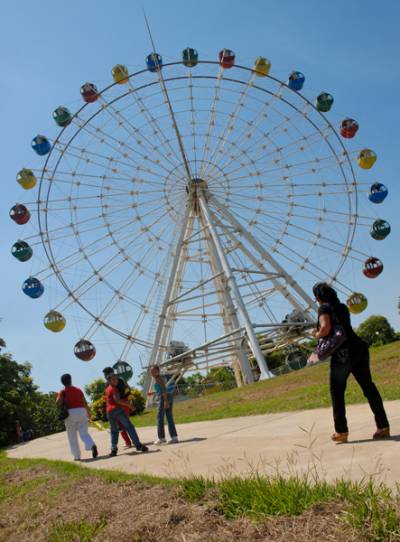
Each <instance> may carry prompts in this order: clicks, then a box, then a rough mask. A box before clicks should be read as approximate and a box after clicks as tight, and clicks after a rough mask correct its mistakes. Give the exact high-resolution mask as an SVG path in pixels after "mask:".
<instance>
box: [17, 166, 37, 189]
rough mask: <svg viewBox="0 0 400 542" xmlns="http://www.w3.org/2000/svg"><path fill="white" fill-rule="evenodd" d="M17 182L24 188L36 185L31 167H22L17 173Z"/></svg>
mask: <svg viewBox="0 0 400 542" xmlns="http://www.w3.org/2000/svg"><path fill="white" fill-rule="evenodd" d="M17 182H18V183H19V184H20V185H21V186H22V188H25V190H30V189H31V188H33V187H34V186H35V185H36V177H35V175H34V174H33V171H32V170H31V169H26V168H23V169H21V171H18V173H17Z"/></svg>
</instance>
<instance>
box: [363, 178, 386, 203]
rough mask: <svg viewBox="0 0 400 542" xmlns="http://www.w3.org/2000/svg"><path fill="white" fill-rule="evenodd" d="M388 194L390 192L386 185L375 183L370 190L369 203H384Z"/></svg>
mask: <svg viewBox="0 0 400 542" xmlns="http://www.w3.org/2000/svg"><path fill="white" fill-rule="evenodd" d="M388 193H389V190H388V189H387V187H386V186H385V185H384V184H382V183H374V184H372V185H371V188H370V190H369V195H368V199H369V201H372V203H382V201H383V200H384V199H385V198H386V196H387V195H388Z"/></svg>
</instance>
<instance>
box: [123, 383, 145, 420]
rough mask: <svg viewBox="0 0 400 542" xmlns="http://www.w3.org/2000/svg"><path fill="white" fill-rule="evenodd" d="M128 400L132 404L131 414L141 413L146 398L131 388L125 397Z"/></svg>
mask: <svg viewBox="0 0 400 542" xmlns="http://www.w3.org/2000/svg"><path fill="white" fill-rule="evenodd" d="M127 399H128V401H129V402H130V403H131V404H132V407H133V414H134V415H136V414H141V413H142V412H144V409H145V408H146V399H145V398H144V397H143V395H142V394H141V393H140V391H139V390H137V389H136V388H133V389H131V391H130V392H129V395H128V397H127Z"/></svg>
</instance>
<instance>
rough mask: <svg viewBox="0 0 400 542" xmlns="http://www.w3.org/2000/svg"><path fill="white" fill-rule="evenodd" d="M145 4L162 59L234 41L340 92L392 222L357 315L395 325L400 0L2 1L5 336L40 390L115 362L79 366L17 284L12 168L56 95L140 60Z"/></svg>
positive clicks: (69, 101) (41, 129) (279, 67)
mask: <svg viewBox="0 0 400 542" xmlns="http://www.w3.org/2000/svg"><path fill="white" fill-rule="evenodd" d="M142 6H143V7H144V8H145V10H146V12H147V15H148V18H149V20H150V24H151V28H152V32H153V36H154V39H155V42H156V48H157V49H158V51H159V52H160V53H161V54H162V55H163V58H164V60H165V61H173V60H177V59H179V58H180V55H181V50H182V49H183V48H184V47H186V46H188V45H189V46H193V47H196V48H197V49H198V50H199V52H200V55H201V56H202V57H203V58H205V59H215V58H216V55H217V53H218V51H219V50H220V49H222V48H223V47H229V48H231V49H233V50H234V51H235V52H236V54H237V61H238V63H240V64H243V65H249V66H251V65H252V64H253V61H254V58H255V57H257V56H259V55H264V56H267V57H268V58H269V59H270V60H271V61H272V70H271V73H272V74H273V75H275V76H276V77H278V78H282V79H284V80H285V79H286V77H287V74H288V73H289V72H290V71H291V70H293V69H299V70H301V71H302V72H304V73H305V74H306V77H307V84H306V88H305V90H304V93H305V95H307V96H310V97H313V96H315V95H316V94H318V93H319V92H320V91H321V90H329V91H330V92H331V93H332V94H333V95H334V97H335V115H336V117H334V118H341V117H346V116H352V117H354V118H356V119H358V120H359V122H360V125H361V129H360V133H359V136H360V138H361V139H362V141H363V143H365V145H366V146H369V147H371V148H373V149H375V150H376V152H377V153H378V162H377V164H376V166H375V168H374V170H373V176H374V180H379V181H381V182H384V183H385V184H387V185H388V186H389V189H390V196H389V198H388V199H387V200H386V202H385V203H384V204H383V205H384V207H383V206H382V207H381V208H380V209H379V214H381V215H382V216H383V217H384V218H386V219H388V220H389V221H390V223H391V225H392V234H391V236H390V237H389V238H388V239H386V240H385V241H384V242H382V243H380V244H379V256H380V257H381V258H382V260H383V261H384V264H385V271H384V274H383V275H382V276H381V277H380V278H378V279H377V280H376V281H369V282H368V281H365V280H364V279H360V283H361V281H362V286H360V289H361V288H362V291H364V293H365V294H366V295H367V297H368V299H369V308H368V310H367V311H366V312H364V313H363V314H362V316H361V317H358V318H356V319H355V320H354V322H355V324H357V323H359V322H360V321H362V320H363V319H364V318H365V317H366V316H368V315H369V314H376V313H378V314H384V315H385V316H387V317H388V318H389V319H390V321H391V322H392V324H393V325H394V326H395V327H396V328H397V329H400V320H399V316H398V310H397V298H398V295H399V288H398V268H399V259H400V257H399V252H398V247H399V238H398V232H399V225H400V218H399V212H398V207H397V206H398V204H399V195H398V194H399V189H398V184H399V180H398V173H397V172H398V160H399V148H400V146H399V143H400V137H399V132H398V126H399V123H400V113H399V107H398V89H399V86H400V75H399V73H400V72H399V68H398V57H399V52H400V51H399V42H398V24H399V21H400V4H399V3H398V2H396V1H395V0H392V1H388V2H385V3H384V4H382V7H377V4H376V2H373V1H372V0H364V1H361V0H352V1H351V2H349V1H342V0H340V1H335V2H319V1H314V0H307V1H306V2H297V1H295V0H279V1H272V0H269V1H266V0H252V1H248V2H240V1H238V0H231V1H227V0H218V1H210V0H202V1H201V2H194V1H193V0H187V1H185V2H181V1H178V0H169V1H168V2H165V1H161V0H148V1H144V2H142V4H140V3H138V2H136V1H133V0H132V1H128V0H113V1H105V0H97V1H96V2H81V1H78V0H69V2H61V1H56V0H52V1H50V0H43V1H42V2H40V3H39V4H38V3H32V2H28V1H26V0H20V1H19V2H18V3H12V2H7V3H4V4H3V5H2V14H1V19H0V44H1V50H2V61H1V62H2V65H1V73H2V82H1V86H0V95H1V96H0V97H1V100H0V103H1V112H2V123H1V124H2V132H1V135H0V138H1V150H2V152H1V164H2V188H3V193H2V198H1V202H0V205H1V213H0V224H1V231H2V237H1V241H2V242H1V244H0V259H1V260H0V261H1V263H2V266H1V269H2V275H1V276H2V281H1V285H0V288H1V301H2V302H1V308H0V316H1V317H2V321H1V323H0V336H2V337H4V339H5V340H6V342H7V345H8V349H9V350H10V351H11V352H12V353H13V354H14V356H15V358H16V359H17V360H19V361H24V360H29V361H30V362H31V363H32V364H33V375H34V378H35V380H36V381H37V382H38V383H39V384H40V385H41V387H42V389H43V390H49V389H54V388H57V387H58V379H59V375H60V374H61V373H63V372H66V371H70V372H72V374H73V375H74V378H75V381H76V383H77V384H79V385H83V384H84V383H85V382H88V381H89V380H91V379H92V378H95V377H96V376H98V375H99V372H100V369H101V367H102V366H104V365H105V364H107V363H108V362H109V361H112V360H107V359H101V358H100V359H96V361H94V362H93V363H91V364H86V365H85V364H82V363H81V362H78V360H76V359H75V358H74V356H73V355H72V353H71V348H72V344H73V338H72V336H73V335H72V334H69V333H68V332H67V333H65V334H60V335H53V334H50V333H49V332H48V331H46V330H45V329H44V328H43V325H42V311H41V310H40V309H39V308H38V307H39V305H38V304H35V303H34V302H32V301H31V300H30V299H28V298H27V297H26V296H24V295H23V294H22V292H21V290H20V285H21V283H22V281H23V280H24V278H25V277H26V275H27V267H23V265H22V264H19V263H18V262H17V261H16V260H15V261H14V259H13V258H12V257H11V255H10V247H11V245H12V244H13V242H14V241H15V240H16V239H17V237H18V236H19V235H20V232H19V231H18V230H17V228H18V226H16V225H14V224H13V223H12V222H11V220H10V219H9V217H8V212H9V209H10V207H11V206H12V205H13V204H14V203H15V201H17V200H18V199H23V198H25V199H27V197H26V194H21V192H22V190H21V189H20V188H19V186H18V185H17V184H16V182H15V174H16V172H17V171H18V170H19V169H21V167H29V165H30V164H32V163H33V160H34V159H35V160H36V158H34V157H33V154H32V150H31V149H30V140H31V138H32V136H34V135H35V134H37V133H47V134H49V135H50V136H54V135H55V133H56V130H55V126H54V124H53V121H52V119H51V113H52V111H53V109H54V108H55V107H56V106H58V105H60V104H65V105H67V106H68V107H69V108H70V109H71V110H75V109H77V108H78V107H79V106H80V105H81V99H80V96H79V88H80V85H81V84H82V83H83V82H85V81H87V80H88V81H93V82H95V83H96V84H97V85H98V86H99V87H100V88H101V87H103V86H106V85H107V84H109V83H110V81H111V76H110V70H111V68H112V66H114V65H115V64H116V63H122V64H126V65H127V66H128V67H129V69H130V71H131V72H132V71H136V70H138V69H141V68H142V67H143V65H144V58H145V56H146V55H147V54H148V53H149V52H150V51H151V45H150V42H149V38H148V35H147V32H146V27H145V23H144V20H143V15H142ZM36 163H38V162H36ZM374 211H375V209H374ZM368 246H371V243H370V242H369V241H368ZM373 246H374V245H373ZM366 250H367V249H366ZM28 272H29V271H28Z"/></svg>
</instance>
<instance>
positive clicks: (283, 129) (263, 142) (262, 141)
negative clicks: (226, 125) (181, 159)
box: [215, 103, 306, 168]
mask: <svg viewBox="0 0 400 542" xmlns="http://www.w3.org/2000/svg"><path fill="white" fill-rule="evenodd" d="M267 105H268V103H267ZM305 111H306V109H305ZM305 111H296V112H295V114H294V115H293V117H296V116H298V115H304V112H305ZM260 115H261V118H262V117H264V118H267V116H268V115H267V113H265V112H264V113H260V114H258V115H256V117H255V118H257V117H258V118H260ZM243 123H244V124H245V125H246V129H245V130H243V131H242V135H241V136H239V138H238V139H235V140H233V141H230V140H227V141H226V143H228V144H231V145H232V146H235V148H238V149H241V144H242V142H243V140H247V141H249V142H250V143H249V145H248V146H247V147H245V148H244V149H241V150H240V152H239V154H238V157H239V156H241V155H247V154H248V152H250V151H255V150H256V149H257V148H258V145H260V149H259V150H260V151H261V152H262V153H263V154H265V150H266V149H268V147H269V146H270V145H271V144H273V139H272V137H271V136H272V135H274V136H278V135H279V134H281V133H288V132H289V130H288V128H287V126H288V125H289V126H290V124H291V117H287V116H285V117H284V120H283V121H282V122H281V123H279V124H278V125H276V126H274V127H273V128H272V129H270V130H269V131H267V132H261V130H259V129H258V125H257V123H256V122H255V120H254V119H253V120H251V121H248V120H247V121H245V120H243ZM256 131H260V132H261V135H260V137H259V138H258V139H257V140H256V141H254V139H253V135H254V133H255V132H256ZM220 154H221V158H220V159H219V160H217V159H216V160H215V163H216V165H217V166H218V167H220V168H225V167H227V165H229V163H230V162H232V161H234V160H236V159H237V158H238V157H236V158H232V157H230V161H229V160H227V158H228V156H227V153H226V154H225V155H224V153H222V152H221V153H220Z"/></svg>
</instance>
